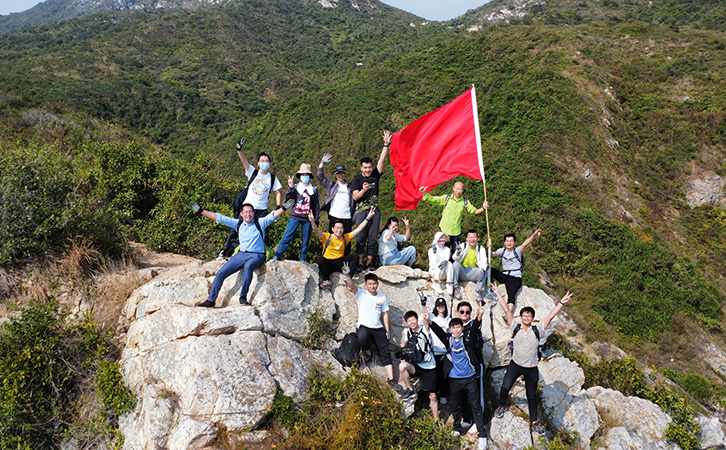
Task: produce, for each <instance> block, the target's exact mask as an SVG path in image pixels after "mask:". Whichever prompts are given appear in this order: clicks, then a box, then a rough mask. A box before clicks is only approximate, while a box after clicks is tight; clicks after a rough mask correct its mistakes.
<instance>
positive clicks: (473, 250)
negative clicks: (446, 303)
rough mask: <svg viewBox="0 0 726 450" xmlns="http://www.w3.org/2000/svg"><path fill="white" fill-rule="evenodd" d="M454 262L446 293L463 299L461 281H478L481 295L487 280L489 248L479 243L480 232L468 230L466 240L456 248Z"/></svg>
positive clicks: (447, 281)
mask: <svg viewBox="0 0 726 450" xmlns="http://www.w3.org/2000/svg"><path fill="white" fill-rule="evenodd" d="M453 259H454V263H453V264H452V265H451V273H450V276H448V278H447V280H446V293H447V294H449V295H453V296H454V297H455V298H457V299H461V287H460V286H459V281H460V280H463V281H476V293H477V296H478V297H479V296H481V294H482V291H483V290H484V287H485V286H486V281H487V270H489V263H488V259H487V250H486V248H484V246H483V245H479V233H477V232H476V230H469V231H467V232H466V242H462V243H461V244H459V245H457V246H456V247H455V248H454V257H453Z"/></svg>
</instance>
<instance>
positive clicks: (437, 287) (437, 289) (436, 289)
mask: <svg viewBox="0 0 726 450" xmlns="http://www.w3.org/2000/svg"><path fill="white" fill-rule="evenodd" d="M433 285H434V292H436V293H437V294H439V295H440V294H443V293H444V290H443V289H441V283H439V282H437V281H434V283H433Z"/></svg>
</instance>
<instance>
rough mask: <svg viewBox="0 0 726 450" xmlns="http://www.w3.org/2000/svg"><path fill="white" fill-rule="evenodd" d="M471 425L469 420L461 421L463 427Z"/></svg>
mask: <svg viewBox="0 0 726 450" xmlns="http://www.w3.org/2000/svg"><path fill="white" fill-rule="evenodd" d="M470 426H471V424H470V423H469V422H464V421H463V420H462V421H461V428H469V427H470Z"/></svg>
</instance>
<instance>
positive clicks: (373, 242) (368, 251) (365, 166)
mask: <svg viewBox="0 0 726 450" xmlns="http://www.w3.org/2000/svg"><path fill="white" fill-rule="evenodd" d="M391 136H392V135H391V132H390V131H388V130H386V131H384V132H383V149H381V154H380V156H379V157H378V164H376V167H375V168H374V167H373V160H372V159H371V158H368V157H365V158H362V159H361V160H360V174H358V175H356V176H355V177H354V178H353V181H351V183H350V188H351V189H352V190H353V200H355V201H356V207H355V215H354V216H353V219H354V221H355V225H356V226H358V225H360V224H361V222H363V219H365V217H366V216H367V215H368V210H369V209H371V208H373V207H375V208H376V215H375V216H373V218H372V219H371V220H370V221H369V222H368V225H366V227H365V228H364V229H363V232H361V233H360V234H359V235H358V239H357V244H356V247H355V252H356V253H357V254H358V258H359V259H358V270H363V271H365V272H369V271H370V270H372V269H373V257H374V256H375V255H376V249H377V248H376V246H377V245H378V228H379V227H380V226H381V211H380V209H379V208H378V188H379V184H380V183H379V181H380V179H381V174H382V173H383V168H384V165H385V162H386V157H387V156H388V149H389V147H390V146H391ZM363 257H365V258H366V265H365V269H363V267H364V266H363Z"/></svg>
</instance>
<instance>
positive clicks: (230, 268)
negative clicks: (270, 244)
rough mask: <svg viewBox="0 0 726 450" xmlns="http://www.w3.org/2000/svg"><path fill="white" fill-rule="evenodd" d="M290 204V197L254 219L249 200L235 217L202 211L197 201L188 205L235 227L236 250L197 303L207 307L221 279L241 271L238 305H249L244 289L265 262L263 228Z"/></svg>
mask: <svg viewBox="0 0 726 450" xmlns="http://www.w3.org/2000/svg"><path fill="white" fill-rule="evenodd" d="M292 205H293V201H292V200H287V201H285V203H283V205H282V208H281V209H276V210H275V211H273V213H272V214H268V215H266V216H265V217H262V218H260V219H255V208H254V206H253V205H251V204H249V203H245V204H244V205H242V212H240V218H239V219H233V218H231V217H227V216H224V215H222V214H220V213H213V212H209V211H206V210H203V209H202V208H201V207H200V206H199V204H198V203H197V202H192V203H190V204H189V207H190V208H192V210H193V211H194V212H195V213H197V214H201V215H203V216H204V217H208V218H210V219H212V220H215V221H216V222H217V223H222V224H224V225H227V226H228V227H230V228H235V229H237V234H238V236H239V251H238V252H237V253H236V254H235V255H234V256H232V257H231V258H230V259H229V260H228V261H227V262H226V263H224V265H223V266H222V268H221V269H219V272H217V276H215V277H214V281H213V282H212V288H211V289H210V291H209V297H207V300H205V301H204V302H202V303H200V304H198V305H197V306H201V307H207V308H211V307H213V306H214V303H215V302H216V300H217V296H218V295H219V290H220V289H221V288H222V284H223V283H224V280H225V279H226V278H227V277H229V276H230V275H232V274H234V273H236V272H239V271H240V270H242V271H243V272H242V290H241V291H240V293H239V302H240V304H241V305H249V303H248V302H247V291H249V289H250V283H252V273H253V272H254V270H255V269H256V268H258V267H260V266H261V265H262V264H264V263H265V229H267V227H268V226H270V224H271V223H273V222H275V221H277V218H278V217H280V216H281V215H282V214H283V213H284V212H285V211H286V210H288V209H290V208H291V207H292Z"/></svg>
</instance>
